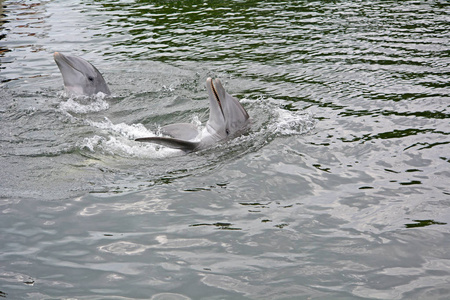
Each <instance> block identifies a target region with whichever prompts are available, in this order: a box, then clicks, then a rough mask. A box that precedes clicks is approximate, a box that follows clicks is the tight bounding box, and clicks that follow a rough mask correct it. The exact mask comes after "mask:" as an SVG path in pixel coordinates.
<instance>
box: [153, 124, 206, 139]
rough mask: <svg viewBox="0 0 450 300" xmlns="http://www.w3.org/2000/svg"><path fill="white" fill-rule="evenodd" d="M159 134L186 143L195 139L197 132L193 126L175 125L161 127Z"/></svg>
mask: <svg viewBox="0 0 450 300" xmlns="http://www.w3.org/2000/svg"><path fill="white" fill-rule="evenodd" d="M161 133H162V134H165V135H168V136H171V137H173V138H175V139H181V140H186V141H188V140H193V139H195V138H196V137H197V136H198V134H199V131H198V129H197V126H195V125H194V124H191V123H175V124H170V125H166V126H163V127H161Z"/></svg>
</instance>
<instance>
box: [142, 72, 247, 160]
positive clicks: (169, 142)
mask: <svg viewBox="0 0 450 300" xmlns="http://www.w3.org/2000/svg"><path fill="white" fill-rule="evenodd" d="M206 90H207V91H208V96H209V119H208V121H207V122H206V126H205V127H204V128H203V130H199V129H198V128H197V127H196V126H195V125H193V124H190V123H176V124H170V125H167V126H164V127H162V128H161V133H162V134H164V135H168V136H169V137H144V138H137V139H135V141H138V142H150V143H155V144H159V145H163V146H166V147H170V148H175V149H180V150H183V151H186V152H189V151H196V150H199V149H202V148H206V147H208V146H211V145H213V144H215V143H217V142H220V141H224V140H227V139H229V138H232V137H234V136H236V135H238V134H240V133H242V132H244V131H245V130H246V129H247V128H248V125H249V123H250V121H249V119H250V117H249V115H248V113H247V111H246V110H245V109H244V107H243V106H242V105H241V103H239V100H238V99H236V98H235V97H233V96H231V95H230V94H228V93H227V92H226V91H225V89H224V88H223V86H222V83H221V82H220V80H219V79H215V80H213V79H211V78H208V79H206Z"/></svg>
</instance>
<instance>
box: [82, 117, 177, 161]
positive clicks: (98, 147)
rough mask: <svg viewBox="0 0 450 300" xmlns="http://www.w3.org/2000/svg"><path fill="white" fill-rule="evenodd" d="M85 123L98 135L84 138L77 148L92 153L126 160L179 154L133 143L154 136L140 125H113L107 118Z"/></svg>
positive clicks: (175, 151) (155, 146) (171, 150)
mask: <svg viewBox="0 0 450 300" xmlns="http://www.w3.org/2000/svg"><path fill="white" fill-rule="evenodd" d="M86 123H87V124H88V125H90V126H91V127H94V128H97V129H98V130H97V133H98V134H96V135H94V136H92V137H87V138H84V139H83V141H82V142H81V143H79V145H78V146H79V148H81V149H85V150H88V151H90V152H92V153H102V154H107V155H111V156H121V157H127V158H130V157H133V158H164V157H168V156H173V155H176V154H180V152H181V151H180V150H176V149H170V148H165V147H160V146H157V145H154V144H149V143H137V142H135V141H134V139H135V138H138V137H146V136H156V134H155V133H153V132H152V131H150V130H148V129H147V128H145V126H144V125H142V124H132V125H128V124H125V123H119V124H114V123H112V122H111V121H110V120H109V119H108V118H105V119H104V120H103V121H101V122H95V121H91V120H86Z"/></svg>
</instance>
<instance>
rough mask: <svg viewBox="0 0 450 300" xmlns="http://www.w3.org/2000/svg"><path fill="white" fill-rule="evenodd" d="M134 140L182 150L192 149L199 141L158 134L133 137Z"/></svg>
mask: <svg viewBox="0 0 450 300" xmlns="http://www.w3.org/2000/svg"><path fill="white" fill-rule="evenodd" d="M135 141H137V142H147V143H154V144H158V145H162V146H166V147H169V148H174V149H180V150H183V151H193V150H195V149H196V148H197V147H198V146H199V144H200V143H199V142H190V141H186V140H180V139H174V138H167V137H159V136H152V137H145V138H138V139H135Z"/></svg>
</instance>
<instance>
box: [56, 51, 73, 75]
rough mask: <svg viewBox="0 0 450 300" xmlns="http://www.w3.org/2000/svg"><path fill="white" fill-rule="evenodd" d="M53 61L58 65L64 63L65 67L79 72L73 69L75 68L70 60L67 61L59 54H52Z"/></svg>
mask: <svg viewBox="0 0 450 300" xmlns="http://www.w3.org/2000/svg"><path fill="white" fill-rule="evenodd" d="M53 59H54V60H55V62H56V64H57V65H59V64H61V63H65V64H67V65H69V67H71V68H72V69H74V70H77V71H79V70H78V69H77V68H75V66H74V65H73V64H72V63H71V62H70V60H68V59H67V57H66V56H65V55H64V54H62V53H59V52H55V53H53Z"/></svg>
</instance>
